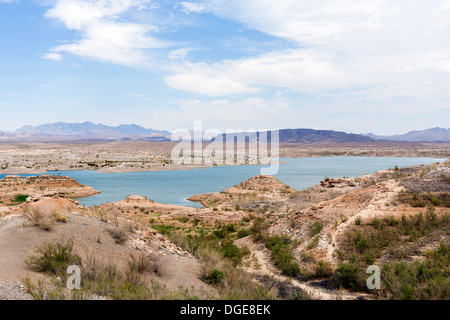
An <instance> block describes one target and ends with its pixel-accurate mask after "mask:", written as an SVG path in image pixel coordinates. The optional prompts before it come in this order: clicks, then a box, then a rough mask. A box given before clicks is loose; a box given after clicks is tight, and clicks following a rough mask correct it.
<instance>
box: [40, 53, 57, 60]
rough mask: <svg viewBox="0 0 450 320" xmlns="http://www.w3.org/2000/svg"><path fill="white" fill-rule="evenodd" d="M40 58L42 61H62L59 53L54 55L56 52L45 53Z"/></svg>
mask: <svg viewBox="0 0 450 320" xmlns="http://www.w3.org/2000/svg"><path fill="white" fill-rule="evenodd" d="M41 57H42V58H43V59H48V60H55V61H60V60H61V59H62V55H61V54H60V53H56V52H50V53H45V54H42V55H41Z"/></svg>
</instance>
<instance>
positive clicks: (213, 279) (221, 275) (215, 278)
mask: <svg viewBox="0 0 450 320" xmlns="http://www.w3.org/2000/svg"><path fill="white" fill-rule="evenodd" d="M225 277H226V272H225V271H222V270H219V269H216V268H214V269H212V270H211V271H210V272H209V273H208V275H207V276H206V279H205V280H206V282H208V283H210V284H215V285H218V284H221V283H222V282H223V281H224V280H225Z"/></svg>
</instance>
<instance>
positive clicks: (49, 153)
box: [0, 141, 450, 174]
mask: <svg viewBox="0 0 450 320" xmlns="http://www.w3.org/2000/svg"><path fill="white" fill-rule="evenodd" d="M176 145H177V143H175V142H150V141H113V142H71V143H40V142H21V143H19V142H18V143H0V174H27V173H44V172H46V171H63V170H64V171H65V170H98V171H99V172H133V171H157V170H183V169H192V168H195V167H200V166H203V167H204V166H211V165H213V163H214V162H213V161H210V162H209V163H208V159H205V163H203V164H201V165H199V164H177V163H174V162H173V161H172V160H171V152H172V149H173V148H174V147H175V146H176ZM207 145H208V144H207V143H205V144H204V148H206V146H207ZM268 149H269V151H270V148H268ZM449 150H450V143H395V142H392V143H387V142H377V143H373V142H371V143H315V144H299V143H282V144H281V145H280V156H281V157H293V158H297V157H319V156H367V157H375V156H377V157H382V156H385V157H436V158H448V157H449V156H450V151H449ZM269 155H270V154H269Z"/></svg>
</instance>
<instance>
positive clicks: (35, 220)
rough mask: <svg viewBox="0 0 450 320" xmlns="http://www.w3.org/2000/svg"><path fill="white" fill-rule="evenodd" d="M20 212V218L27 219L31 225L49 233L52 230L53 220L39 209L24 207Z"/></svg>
mask: <svg viewBox="0 0 450 320" xmlns="http://www.w3.org/2000/svg"><path fill="white" fill-rule="evenodd" d="M22 211H23V213H22V216H23V217H24V218H25V219H27V220H28V221H29V222H30V223H31V224H32V225H34V226H36V227H39V228H41V229H42V230H46V231H50V230H52V229H53V225H54V220H53V218H52V217H50V216H48V215H47V214H45V213H44V211H42V210H40V209H39V208H33V207H29V206H28V205H26V206H24V207H23V208H22Z"/></svg>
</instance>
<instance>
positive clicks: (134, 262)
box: [128, 251, 160, 274]
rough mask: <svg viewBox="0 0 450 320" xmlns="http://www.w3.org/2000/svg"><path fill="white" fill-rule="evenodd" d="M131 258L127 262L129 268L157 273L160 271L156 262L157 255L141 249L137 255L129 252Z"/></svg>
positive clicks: (141, 271)
mask: <svg viewBox="0 0 450 320" xmlns="http://www.w3.org/2000/svg"><path fill="white" fill-rule="evenodd" d="M130 258H131V260H130V261H129V262H128V266H129V268H130V269H135V270H136V271H137V272H139V273H144V272H153V273H155V274H158V273H159V272H160V267H159V264H158V257H157V256H155V255H153V254H150V253H147V252H143V251H141V252H140V253H138V254H137V255H134V254H130Z"/></svg>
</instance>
